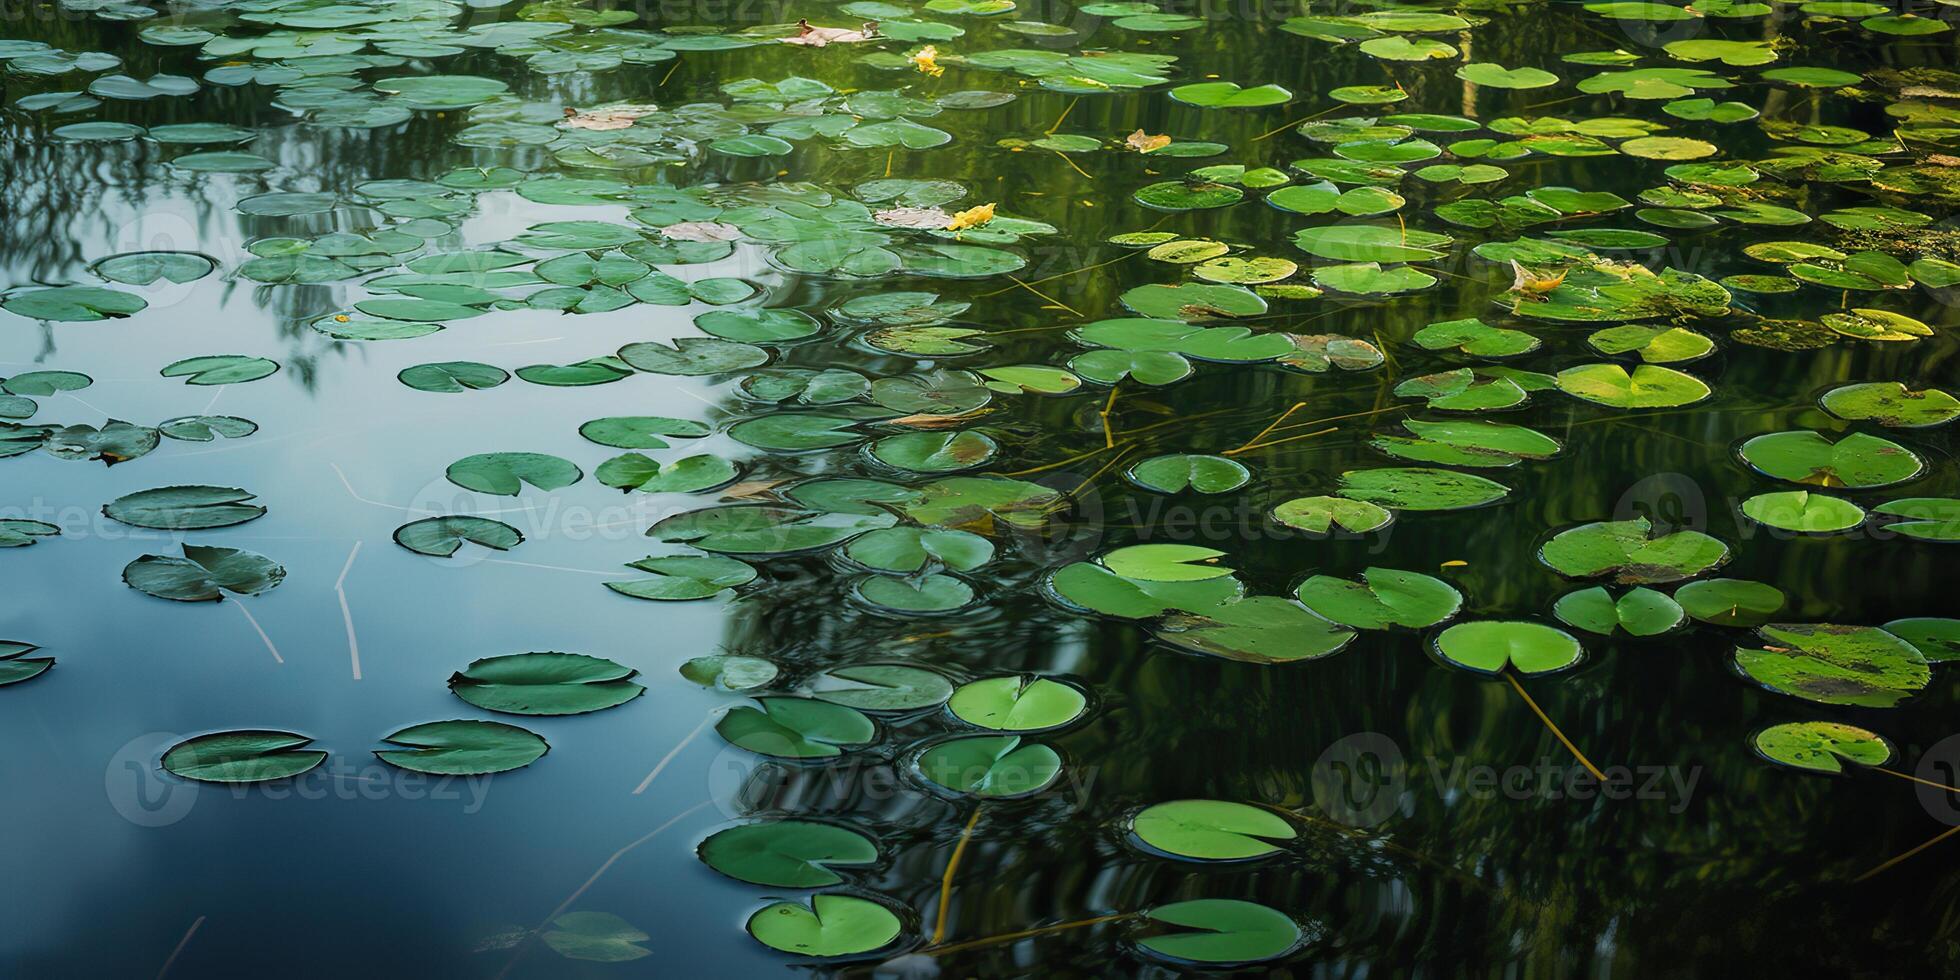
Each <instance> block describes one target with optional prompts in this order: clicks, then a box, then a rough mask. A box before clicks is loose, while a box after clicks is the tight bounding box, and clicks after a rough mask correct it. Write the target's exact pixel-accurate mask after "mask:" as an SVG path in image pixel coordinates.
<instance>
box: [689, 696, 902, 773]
mask: <svg viewBox="0 0 1960 980" xmlns="http://www.w3.org/2000/svg"><path fill="white" fill-rule="evenodd" d="M756 705H759V707H752V706H749V705H740V706H738V707H736V708H733V709H731V710H730V711H729V712H728V713H727V714H726V715H723V716H722V719H721V721H720V722H719V723H717V724H716V725H715V731H716V732H718V733H720V734H721V737H722V738H724V739H727V740H728V743H729V744H730V745H734V746H736V747H737V748H743V749H747V750H749V751H750V752H754V753H757V754H759V755H767V756H773V757H776V758H780V759H829V758H835V757H836V756H839V755H842V754H843V753H844V750H845V749H852V748H858V747H860V746H864V745H868V744H870V743H871V741H872V739H873V738H875V737H876V736H877V734H878V728H877V726H876V725H874V724H872V721H871V719H870V718H867V717H865V715H864V713H863V712H860V711H858V710H857V709H856V708H851V707H847V706H845V705H841V704H831V703H830V702H827V701H819V700H816V699H814V698H789V697H767V698H757V699H756Z"/></svg>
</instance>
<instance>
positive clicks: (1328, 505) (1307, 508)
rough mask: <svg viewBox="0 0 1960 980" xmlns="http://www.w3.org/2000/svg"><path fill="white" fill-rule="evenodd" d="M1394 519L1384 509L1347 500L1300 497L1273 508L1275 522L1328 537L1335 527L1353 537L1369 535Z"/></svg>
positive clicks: (1359, 501) (1342, 498)
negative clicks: (1354, 535) (1337, 526)
mask: <svg viewBox="0 0 1960 980" xmlns="http://www.w3.org/2000/svg"><path fill="white" fill-rule="evenodd" d="M1394 519H1395V515H1394V514H1391V513H1390V512H1389V511H1387V510H1386V509H1384V508H1381V507H1378V506H1376V505H1374V504H1371V503H1368V502H1366V501H1362V500H1349V499H1348V498H1346V497H1296V498H1294V499H1292V500H1289V501H1287V502H1285V503H1283V504H1280V505H1279V506H1278V507H1275V508H1273V520H1276V521H1278V522H1280V523H1281V524H1284V525H1286V526H1287V527H1290V528H1296V529H1298V530H1301V531H1307V532H1310V533H1313V534H1327V533H1328V532H1329V531H1330V530H1331V529H1332V528H1333V527H1334V526H1335V525H1339V526H1340V528H1341V529H1342V530H1344V531H1347V532H1349V533H1352V534H1366V533H1368V532H1370V531H1379V530H1381V529H1382V528H1384V527H1387V526H1388V525H1389V523H1390V522H1391V521H1393V520H1394Z"/></svg>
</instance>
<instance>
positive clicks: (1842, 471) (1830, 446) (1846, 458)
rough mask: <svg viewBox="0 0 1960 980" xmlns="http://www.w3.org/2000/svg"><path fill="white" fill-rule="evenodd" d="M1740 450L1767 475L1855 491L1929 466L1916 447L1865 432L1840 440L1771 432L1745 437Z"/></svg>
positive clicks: (1803, 432)
mask: <svg viewBox="0 0 1960 980" xmlns="http://www.w3.org/2000/svg"><path fill="white" fill-rule="evenodd" d="M1737 452H1738V453H1739V454H1740V455H1741V457H1742V460H1743V462H1745V463H1748V464H1749V465H1750V466H1752V467H1754V468H1755V469H1756V470H1757V471H1758V472H1760V473H1762V474H1763V475H1765V476H1771V477H1775V478H1776V479H1779V480H1787V481H1789V482H1791V483H1807V484H1810V485H1812V486H1819V487H1848V488H1851V489H1854V490H1864V489H1870V488H1873V487H1885V486H1891V485H1892V484H1895V483H1903V482H1905V481H1906V480H1910V479H1912V478H1913V477H1916V476H1918V475H1919V474H1920V473H1922V472H1924V470H1925V468H1926V464H1925V462H1924V461H1923V460H1921V459H1920V458H1919V456H1918V455H1916V454H1914V453H1913V452H1912V450H1910V449H1907V448H1905V447H1904V446H1901V445H1899V444H1898V443H1896V442H1892V441H1891V440H1889V439H1881V438H1879V437H1877V436H1870V435H1866V434H1864V433H1862V432H1852V433H1848V434H1847V435H1845V436H1844V438H1842V439H1839V440H1837V441H1836V442H1832V441H1831V440H1830V438H1829V437H1827V436H1825V435H1824V434H1823V433H1821V432H1815V431H1812V430H1809V429H1799V430H1793V431H1789V432H1772V433H1770V434H1768V435H1761V436H1756V437H1755V438H1753V439H1750V440H1749V441H1747V442H1744V443H1743V444H1742V447H1741V448H1740V449H1738V450H1737Z"/></svg>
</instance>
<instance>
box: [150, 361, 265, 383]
mask: <svg viewBox="0 0 1960 980" xmlns="http://www.w3.org/2000/svg"><path fill="white" fill-rule="evenodd" d="M277 370H279V362H277V361H273V360H269V359H267V358H263V357H248V356H246V355H244V354H223V355H211V356H207V357H191V358H186V359H184V360H181V361H177V362H176V363H174V364H170V365H168V366H166V367H165V368H164V369H163V370H162V371H160V372H158V373H160V374H162V375H163V376H164V377H166V378H183V379H184V383H185V384H193V385H229V384H243V383H245V382H248V381H257V380H259V379H260V378H266V377H271V376H272V373H273V372H275V371H277Z"/></svg>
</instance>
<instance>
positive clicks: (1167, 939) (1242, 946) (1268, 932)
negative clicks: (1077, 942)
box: [1137, 898, 1303, 966]
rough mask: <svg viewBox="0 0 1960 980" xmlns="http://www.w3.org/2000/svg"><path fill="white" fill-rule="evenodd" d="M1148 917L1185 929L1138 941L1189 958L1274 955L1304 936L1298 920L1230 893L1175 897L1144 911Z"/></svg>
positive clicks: (1236, 960) (1228, 961)
mask: <svg viewBox="0 0 1960 980" xmlns="http://www.w3.org/2000/svg"><path fill="white" fill-rule="evenodd" d="M1144 918H1146V919H1148V920H1149V921H1151V922H1153V923H1158V924H1161V925H1166V926H1176V927H1179V928H1180V929H1182V930H1184V931H1179V932H1162V933H1158V934H1155V935H1151V936H1146V937H1144V938H1142V939H1139V940H1137V945H1138V946H1141V947H1142V948H1143V949H1145V950H1146V951H1148V952H1151V953H1155V954H1156V955H1158V956H1162V957H1166V958H1169V959H1172V960H1178V961H1183V962H1188V963H1202V964H1207V965H1213V966H1233V965H1239V964H1248V963H1259V962H1263V961H1266V960H1274V959H1278V958H1280V957H1282V956H1285V955H1286V954H1288V953H1290V952H1292V951H1293V950H1294V949H1295V948H1296V947H1298V946H1299V945H1300V943H1301V940H1302V938H1303V934H1302V933H1301V931H1300V926H1299V924H1298V923H1296V922H1294V921H1293V920H1292V919H1291V918H1288V917H1287V916H1286V915H1285V914H1284V913H1282V912H1279V911H1277V910H1275V909H1271V908H1268V907H1266V906H1264V905H1260V904H1259V903H1257V902H1242V901H1238V900H1236V899H1229V898H1201V899H1196V900H1193V901H1188V902H1172V903H1170V904H1169V905H1160V906H1157V907H1156V908H1153V909H1151V910H1150V911H1148V912H1145V913H1144Z"/></svg>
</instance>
